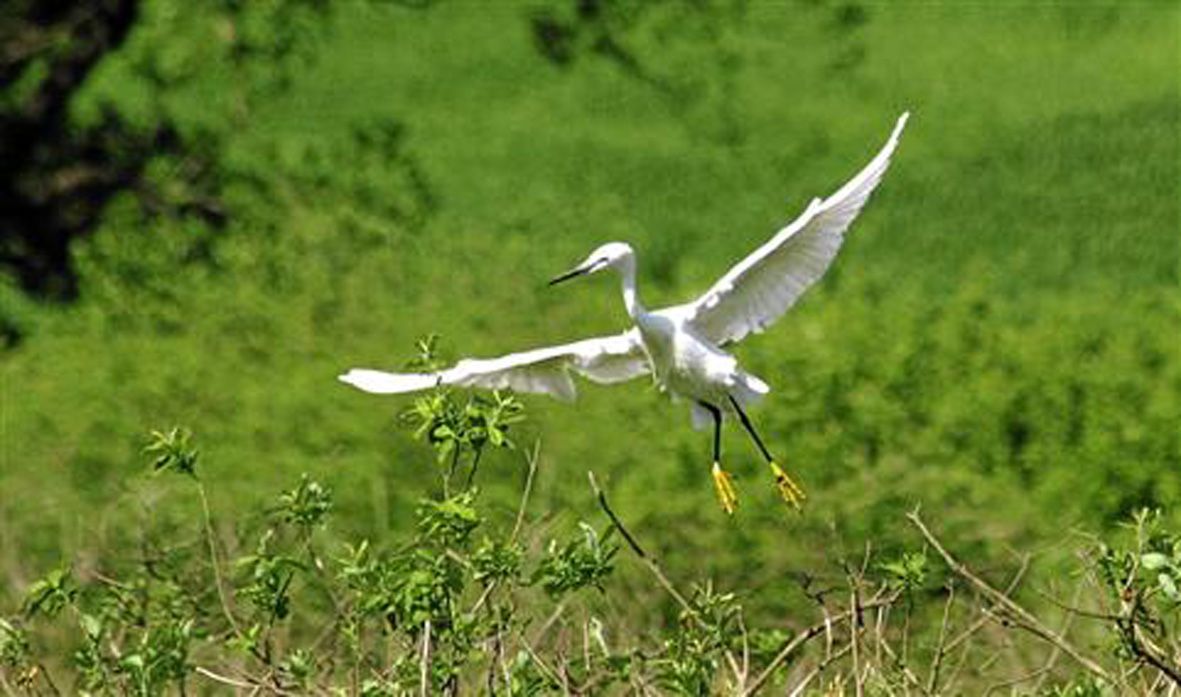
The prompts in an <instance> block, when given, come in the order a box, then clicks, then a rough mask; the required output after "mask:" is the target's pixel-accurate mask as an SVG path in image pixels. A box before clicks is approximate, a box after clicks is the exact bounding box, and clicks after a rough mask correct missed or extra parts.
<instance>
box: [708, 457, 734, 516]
mask: <svg viewBox="0 0 1181 697" xmlns="http://www.w3.org/2000/svg"><path fill="white" fill-rule="evenodd" d="M713 475H714V490H715V491H717V492H718V501H719V502H720V503H721V504H722V510H723V511H725V512H726V514H727V515H734V509H736V508H737V507H738V492H737V491H735V490H734V483H733V482H731V481H730V475H729V474H728V473H727V472H726V470H724V469H722V466H721V465H719V464H718V463H716V462H715V463H714V468H713Z"/></svg>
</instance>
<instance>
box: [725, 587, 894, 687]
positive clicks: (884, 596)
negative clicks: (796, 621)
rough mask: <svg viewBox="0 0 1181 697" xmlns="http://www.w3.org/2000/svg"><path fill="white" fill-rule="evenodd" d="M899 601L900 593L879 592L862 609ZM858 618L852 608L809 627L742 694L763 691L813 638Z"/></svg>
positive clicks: (778, 654)
mask: <svg viewBox="0 0 1181 697" xmlns="http://www.w3.org/2000/svg"><path fill="white" fill-rule="evenodd" d="M897 599H898V591H892V592H890V593H884V592H879V593H878V594H876V595H875V596H874V597H873V598H871V599H869V600H867V601H865V602H863V603H862V604H861V608H860V609H861V610H871V609H874V608H877V607H882V606H885V605H890V604H892V603H893V602H894V601H895V600H897ZM856 617H857V610H856V609H853V608H851V609H849V610H846V611H845V612H843V613H841V614H839V615H836V616H835V617H826V618H825V619H824V620H823V621H821V622H817V623H816V624H814V625H812V626H811V627H808V628H807V629H804V630H802V631H801V632H799V633H798V634H796V635H795V636H794V637H792V639H791V640H789V641H788V642H787V643H786V644H784V646H783V648H782V649H780V650H779V653H777V654H775V658H772V659H771V662H770V663H769V664H767V667H766V668H764V669H763V672H761V673H759V674H758V676H757V677H756V678H755V679H754V682H752V683H751V684H750V687H748V688H747V689H746V691H745V692H743V693H742V694H743V695H744V697H745V696H749V695H753V694H755V693H756V692H758V691H759V690H760V689H762V687H763V684H764V683H766V682H767V680H769V679H770V678H771V676H772V675H774V673H775V671H777V670H779V667H780V666H781V665H783V663H784V662H785V661H787V659H789V658H791V656H792V654H794V653H795V652H796V651H798V650H799V649H800V647H802V646H803V645H804V644H806V643H808V642H809V641H810V640H812V639H813V638H815V637H817V636H819V635H821V634H823V633H824V631H825V628H826V627H832V626H835V625H837V624H840V623H841V622H851V621H856Z"/></svg>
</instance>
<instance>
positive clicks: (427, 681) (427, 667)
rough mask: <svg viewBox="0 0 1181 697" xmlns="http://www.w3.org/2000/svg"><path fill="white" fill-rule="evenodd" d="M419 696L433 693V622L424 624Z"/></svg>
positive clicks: (426, 621) (419, 672)
mask: <svg viewBox="0 0 1181 697" xmlns="http://www.w3.org/2000/svg"><path fill="white" fill-rule="evenodd" d="M418 681H419V694H420V695H421V696H422V697H427V695H429V694H430V693H431V621H430V620H425V621H423V623H422V656H421V658H419V667H418Z"/></svg>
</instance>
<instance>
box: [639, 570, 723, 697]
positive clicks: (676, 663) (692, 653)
mask: <svg viewBox="0 0 1181 697" xmlns="http://www.w3.org/2000/svg"><path fill="white" fill-rule="evenodd" d="M741 617H742V608H741V606H739V604H738V602H737V596H736V595H735V594H733V593H718V592H716V591H715V590H714V589H713V587H712V586H711V585H709V584H706V585H701V586H698V587H696V588H695V589H694V592H693V596H692V597H691V598H690V600H689V607H688V608H686V609H685V610H683V611H682V612H681V613H680V616H679V617H678V631H677V632H675V633H673V634H672V636H671V637H669V638H668V639H666V640H665V650H666V652H667V657H666V658H664V659H663V660H662V661H660V664H659V665H660V672H659V677H660V680H661V682H662V684H664V686H665V687H667V688H669V689H671V690H673V691H674V692H676V693H677V694H683V695H704V694H709V693H710V692H712V691H713V684H714V682H715V680H716V676H717V674H718V671H719V668H720V667H721V663H722V660H723V655H724V653H725V651H726V649H729V648H731V647H732V644H733V643H735V641H736V639H737V637H739V636H740V635H741V628H740V622H741Z"/></svg>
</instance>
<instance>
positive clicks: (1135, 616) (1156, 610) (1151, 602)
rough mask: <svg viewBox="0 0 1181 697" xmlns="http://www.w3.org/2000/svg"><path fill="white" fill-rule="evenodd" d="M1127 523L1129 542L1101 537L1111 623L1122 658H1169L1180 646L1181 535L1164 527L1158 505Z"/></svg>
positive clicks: (1099, 557) (1100, 566)
mask: <svg viewBox="0 0 1181 697" xmlns="http://www.w3.org/2000/svg"><path fill="white" fill-rule="evenodd" d="M1124 528H1125V529H1126V530H1127V531H1128V532H1129V533H1130V539H1129V540H1128V542H1126V543H1125V544H1115V545H1112V544H1108V543H1100V544H1098V545H1097V549H1096V553H1095V555H1094V565H1095V567H1096V570H1097V576H1098V577H1099V578H1100V579H1101V581H1102V582H1103V584H1104V587H1105V588H1106V590H1107V592H1108V594H1109V596H1110V601H1111V606H1112V607H1113V608H1115V612H1114V617H1113V621H1112V623H1111V627H1112V629H1113V631H1114V633H1115V637H1116V647H1117V648H1116V651H1117V655H1119V656H1120V657H1121V658H1125V659H1130V660H1135V661H1142V662H1147V663H1149V664H1155V663H1156V662H1161V661H1165V662H1171V661H1173V660H1174V659H1173V657H1174V656H1176V655H1178V651H1179V650H1181V642H1178V638H1177V632H1178V630H1179V629H1181V593H1179V592H1178V586H1179V585H1181V535H1177V534H1176V533H1173V532H1172V531H1171V530H1168V529H1166V528H1165V526H1164V524H1163V522H1162V517H1161V513H1160V511H1157V510H1149V509H1141V510H1139V511H1137V512H1136V513H1134V514H1133V516H1132V519H1131V521H1130V522H1129V523H1126V524H1124Z"/></svg>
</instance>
